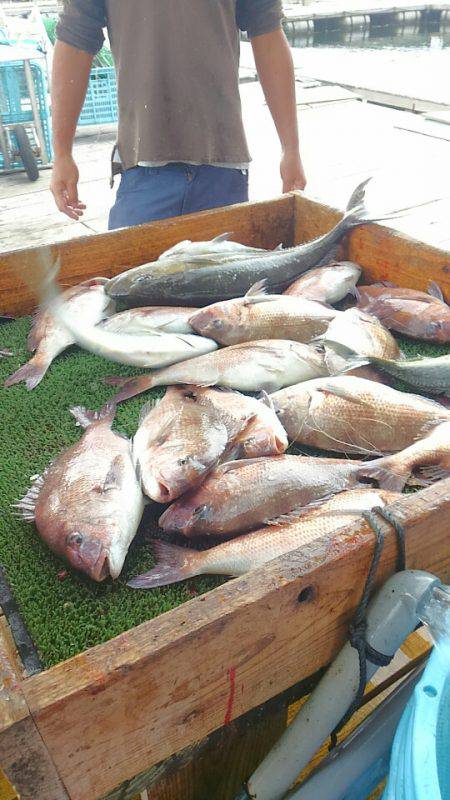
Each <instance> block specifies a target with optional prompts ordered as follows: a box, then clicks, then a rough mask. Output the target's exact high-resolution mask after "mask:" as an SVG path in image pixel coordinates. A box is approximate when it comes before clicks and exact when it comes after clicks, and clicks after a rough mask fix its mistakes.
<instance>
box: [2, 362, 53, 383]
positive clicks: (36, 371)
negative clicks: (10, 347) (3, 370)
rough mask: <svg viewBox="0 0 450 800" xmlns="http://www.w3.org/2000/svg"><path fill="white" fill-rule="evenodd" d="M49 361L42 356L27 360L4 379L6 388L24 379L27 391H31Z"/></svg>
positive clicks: (45, 370) (48, 364) (45, 369)
mask: <svg viewBox="0 0 450 800" xmlns="http://www.w3.org/2000/svg"><path fill="white" fill-rule="evenodd" d="M50 363H51V362H50V361H48V360H47V359H44V358H42V356H34V357H33V358H31V359H30V360H29V361H27V363H26V364H24V365H23V366H22V367H20V368H19V369H18V370H17V371H16V372H14V374H13V375H10V376H9V378H7V379H6V381H5V386H6V388H9V387H10V386H14V385H15V384H16V383H21V381H24V383H25V386H26V387H27V389H28V390H29V391H31V389H35V388H36V386H37V385H38V384H39V383H40V382H41V380H42V378H43V377H44V375H45V373H46V372H47V370H48V368H49V366H50Z"/></svg>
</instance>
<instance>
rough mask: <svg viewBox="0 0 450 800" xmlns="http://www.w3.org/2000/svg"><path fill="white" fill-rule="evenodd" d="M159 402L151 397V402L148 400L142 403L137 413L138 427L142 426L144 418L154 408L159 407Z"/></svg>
mask: <svg viewBox="0 0 450 800" xmlns="http://www.w3.org/2000/svg"><path fill="white" fill-rule="evenodd" d="M160 402H161V400H160V399H159V398H155V397H152V398H151V400H148V401H147V402H146V403H144V405H143V406H142V408H141V410H140V412H139V425H142V423H143V421H144V419H145V418H146V416H147V415H148V414H149V413H150V412H151V411H153V410H154V409H155V408H156V406H159V404H160Z"/></svg>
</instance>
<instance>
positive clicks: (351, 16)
mask: <svg viewBox="0 0 450 800" xmlns="http://www.w3.org/2000/svg"><path fill="white" fill-rule="evenodd" d="M284 14H285V23H284V24H285V27H286V29H287V30H288V31H289V30H291V31H294V32H298V31H308V30H317V31H322V30H326V29H336V28H338V27H339V26H341V25H344V26H349V27H353V26H356V27H360V26H372V27H379V26H380V25H388V24H394V23H404V22H409V23H411V22H417V23H421V24H424V23H430V22H433V23H436V22H441V23H443V24H447V23H448V24H449V25H450V4H449V3H440V2H438V3H431V4H430V3H427V2H422V3H417V2H414V0H401V2H399V3H398V4H395V5H393V4H392V0H377V2H376V3H373V2H371V0H346V2H342V0H337V1H333V0H331V1H330V2H325V1H324V0H322V2H316V3H311V4H308V5H300V4H299V3H295V2H290V3H285V4H284Z"/></svg>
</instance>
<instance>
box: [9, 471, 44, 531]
mask: <svg viewBox="0 0 450 800" xmlns="http://www.w3.org/2000/svg"><path fill="white" fill-rule="evenodd" d="M52 463H53V462H51V463H50V464H49V466H48V467H47V468H46V469H45V470H44V472H43V473H42V475H33V476H32V478H31V486H30V488H29V489H28V491H27V493H26V494H25V495H24V496H23V497H22V499H21V500H19V502H18V503H14V504H13V506H12V508H17V509H18V511H19V513H20V516H21V518H22V519H23V520H24V521H25V522H34V512H35V509H36V503H37V499H38V497H39V494H40V491H41V489H42V487H43V485H44V478H45V476H46V474H47V471H48V469H49V467H50V466H51V464H52Z"/></svg>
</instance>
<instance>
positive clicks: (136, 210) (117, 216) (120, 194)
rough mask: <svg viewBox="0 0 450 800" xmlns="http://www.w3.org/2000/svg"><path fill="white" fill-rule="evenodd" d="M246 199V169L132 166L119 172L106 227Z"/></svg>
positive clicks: (169, 215)
mask: <svg viewBox="0 0 450 800" xmlns="http://www.w3.org/2000/svg"><path fill="white" fill-rule="evenodd" d="M247 200H248V170H241V169H230V168H229V167H212V166H210V165H208V164H203V165H201V166H198V167H195V166H191V165H190V164H166V165H165V166H163V167H133V168H132V169H127V170H125V172H123V173H122V177H121V179H120V186H119V188H118V190H117V196H116V202H115V204H114V205H113V207H112V209H111V211H110V214H109V230H114V229H115V228H126V227H129V226H130V225H142V224H143V223H144V222H151V221H152V220H156V219H167V217H177V216H179V215H180V214H192V213H193V212H195V211H205V210H206V209H209V208H219V207H220V206H229V205H232V204H233V203H245V202H246V201H247Z"/></svg>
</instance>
